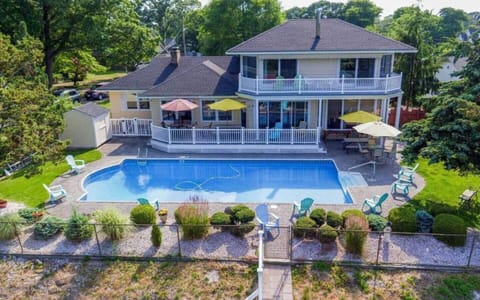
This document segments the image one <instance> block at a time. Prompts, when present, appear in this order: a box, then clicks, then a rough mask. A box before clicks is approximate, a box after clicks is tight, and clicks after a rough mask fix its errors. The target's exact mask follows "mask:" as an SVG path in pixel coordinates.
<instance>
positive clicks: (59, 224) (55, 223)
mask: <svg viewBox="0 0 480 300" xmlns="http://www.w3.org/2000/svg"><path fill="white" fill-rule="evenodd" d="M64 227H65V220H63V219H60V218H57V217H54V216H48V217H45V218H44V219H43V220H41V221H39V222H37V223H35V225H34V226H33V236H34V238H35V239H37V240H47V239H49V238H51V237H53V236H54V235H56V234H58V233H60V232H62V231H63V229H64Z"/></svg>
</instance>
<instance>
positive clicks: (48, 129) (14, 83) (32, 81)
mask: <svg viewBox="0 0 480 300" xmlns="http://www.w3.org/2000/svg"><path fill="white" fill-rule="evenodd" d="M0 53H2V55H1V56H0V166H5V165H6V164H7V163H13V162H16V161H19V160H21V159H23V158H25V157H27V156H30V157H31V159H32V161H33V164H32V166H35V165H37V164H38V163H41V162H43V161H45V160H49V159H53V158H57V157H59V155H60V154H61V153H62V151H63V150H64V148H65V144H64V143H63V142H62V141H60V140H59V139H58V136H59V134H60V133H61V132H62V131H63V127H64V125H63V115H62V113H63V111H64V110H63V103H62V102H61V101H57V100H56V99H55V98H54V97H53V96H52V95H51V94H50V93H49V91H48V89H47V85H46V84H45V83H46V80H45V75H44V73H43V70H42V68H41V62H42V56H43V55H42V46H41V43H40V42H39V41H38V40H34V39H32V38H30V37H26V38H24V39H22V40H20V41H18V43H17V44H15V45H14V44H12V43H11V42H10V38H9V37H8V36H5V35H2V34H0Z"/></svg>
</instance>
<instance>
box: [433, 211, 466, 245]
mask: <svg viewBox="0 0 480 300" xmlns="http://www.w3.org/2000/svg"><path fill="white" fill-rule="evenodd" d="M432 232H433V233H442V234H452V235H455V236H448V235H442V236H440V235H439V236H435V238H436V239H438V240H439V241H442V242H444V243H445V244H447V245H450V246H453V247H460V246H464V245H465V240H466V234H467V225H466V224H465V221H464V220H463V219H462V218H460V217H459V216H455V215H450V214H439V215H438V216H436V217H435V219H434V220H433V228H432ZM457 234H458V235H457Z"/></svg>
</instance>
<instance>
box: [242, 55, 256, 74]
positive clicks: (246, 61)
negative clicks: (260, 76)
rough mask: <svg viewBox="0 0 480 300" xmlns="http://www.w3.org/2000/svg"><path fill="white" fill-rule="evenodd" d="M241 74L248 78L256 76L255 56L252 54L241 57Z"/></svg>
mask: <svg viewBox="0 0 480 300" xmlns="http://www.w3.org/2000/svg"><path fill="white" fill-rule="evenodd" d="M242 76H243V77H248V78H256V77H257V58H256V57H254V56H243V57H242Z"/></svg>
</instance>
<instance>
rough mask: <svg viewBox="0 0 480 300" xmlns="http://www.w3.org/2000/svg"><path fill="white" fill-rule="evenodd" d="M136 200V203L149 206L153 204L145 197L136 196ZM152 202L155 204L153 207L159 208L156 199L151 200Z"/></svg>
mask: <svg viewBox="0 0 480 300" xmlns="http://www.w3.org/2000/svg"><path fill="white" fill-rule="evenodd" d="M137 201H138V203H140V205H150V206H153V205H152V202H150V201H149V200H148V199H145V198H138V199H137ZM153 204H155V206H153V207H155V210H159V208H160V205H159V203H158V200H155V201H154V202H153Z"/></svg>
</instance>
